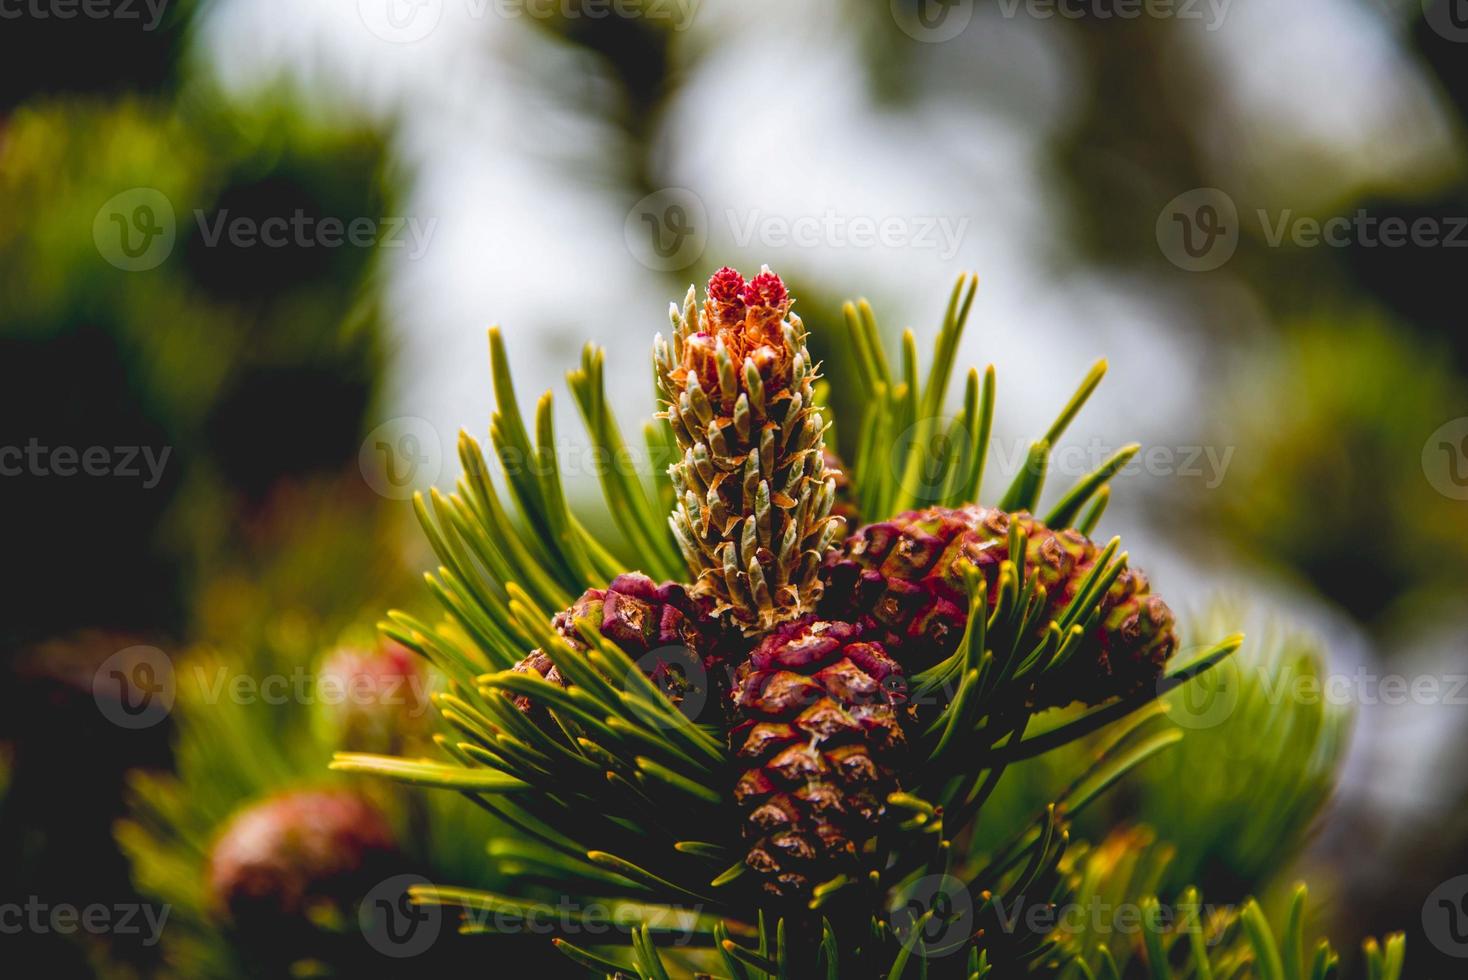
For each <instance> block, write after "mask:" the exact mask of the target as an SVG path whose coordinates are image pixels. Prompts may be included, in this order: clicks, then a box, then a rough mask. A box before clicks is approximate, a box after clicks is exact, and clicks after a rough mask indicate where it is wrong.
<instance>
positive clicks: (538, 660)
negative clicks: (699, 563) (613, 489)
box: [513, 572, 726, 717]
mask: <svg viewBox="0 0 1468 980" xmlns="http://www.w3.org/2000/svg"><path fill="white" fill-rule="evenodd" d="M708 605H709V604H708V602H707V601H700V600H697V599H694V598H693V597H691V596H689V594H688V591H687V590H686V589H685V588H683V586H681V585H679V584H677V583H676V582H665V583H663V584H662V585H658V584H657V583H656V582H654V581H653V580H652V579H650V578H648V577H647V576H646V575H643V574H642V573H641V572H628V573H626V574H623V575H618V576H617V577H616V578H614V579H612V581H611V582H610V583H609V584H608V585H607V587H606V588H605V589H588V590H587V591H586V592H585V593H584V594H583V595H582V596H581V598H579V599H577V600H576V601H575V602H574V603H573V604H572V605H571V607H570V608H569V609H566V610H564V611H562V612H559V613H557V614H556V616H555V618H554V619H553V620H551V625H552V626H553V627H554V628H555V631H556V633H557V634H558V635H559V637H560V638H561V640H563V641H564V642H565V643H566V645H567V646H569V647H570V648H571V649H572V650H575V651H578V652H583V653H584V652H585V651H586V650H587V649H588V647H587V644H586V641H585V640H584V639H583V638H582V636H581V632H580V630H579V629H578V628H577V626H576V624H577V623H578V622H582V621H589V622H590V623H591V624H592V625H593V626H595V627H596V629H597V630H598V632H600V633H601V635H602V636H603V637H605V638H606V639H608V640H611V641H612V642H613V643H615V644H616V645H617V646H618V647H620V648H621V650H622V651H623V652H624V653H626V654H627V655H628V656H629V657H631V658H632V659H633V661H634V662H635V663H636V664H637V666H638V667H640V668H641V669H642V672H643V673H644V674H646V675H647V676H648V677H649V678H650V679H651V680H652V681H653V683H655V684H656V685H657V686H658V688H659V690H661V691H662V692H663V694H665V695H666V696H667V697H668V699H669V700H670V701H672V702H673V703H674V704H678V705H680V706H682V705H684V702H685V699H688V705H687V707H686V708H685V709H684V710H685V713H686V714H688V715H689V716H690V717H697V716H698V715H699V714H700V710H699V709H701V708H702V707H703V705H704V704H705V703H711V701H712V699H710V698H709V695H710V693H715V694H716V695H717V692H718V691H720V690H721V686H720V682H721V680H722V679H723V676H724V674H725V673H726V671H725V669H724V664H723V650H724V648H725V646H726V644H725V643H724V642H723V641H722V640H721V637H720V634H719V629H718V625H717V624H716V623H715V621H714V620H713V618H712V617H711V616H710V614H709V609H708ZM513 669H514V670H515V671H517V672H519V673H533V674H537V675H539V676H540V677H542V678H544V679H545V680H547V681H549V682H551V683H552V684H557V685H559V686H561V687H565V686H566V679H565V678H564V677H563V676H562V675H561V671H560V669H559V668H558V667H557V666H556V664H555V659H554V658H553V657H552V656H551V655H550V654H548V653H546V652H545V651H544V650H532V651H531V652H530V653H529V654H528V655H527V656H526V657H525V658H524V659H523V660H521V661H520V662H519V663H518V664H516V665H515V667H514V668H513ZM693 699H697V700H696V701H694V700H693ZM513 700H514V702H515V706H516V707H518V708H519V709H520V710H521V711H523V712H525V713H526V714H528V715H530V716H531V717H536V716H537V714H538V713H539V712H540V711H541V709H540V706H539V705H537V704H535V703H534V701H533V699H532V698H530V697H529V696H528V695H524V694H519V695H516V696H515V697H514V699H513Z"/></svg>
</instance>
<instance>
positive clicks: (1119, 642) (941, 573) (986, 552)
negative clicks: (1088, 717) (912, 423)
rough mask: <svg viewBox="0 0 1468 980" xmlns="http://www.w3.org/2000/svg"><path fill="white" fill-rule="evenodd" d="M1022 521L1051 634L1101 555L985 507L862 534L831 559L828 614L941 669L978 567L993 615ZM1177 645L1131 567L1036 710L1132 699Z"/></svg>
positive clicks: (1084, 542) (1167, 619)
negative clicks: (1013, 531)
mask: <svg viewBox="0 0 1468 980" xmlns="http://www.w3.org/2000/svg"><path fill="white" fill-rule="evenodd" d="M1011 522H1014V523H1017V524H1018V525H1019V527H1020V529H1021V530H1023V532H1024V537H1025V541H1026V544H1025V548H1024V559H1025V566H1026V568H1028V569H1030V570H1032V571H1034V572H1037V573H1038V580H1037V584H1038V585H1039V586H1040V587H1042V588H1044V589H1045V595H1046V609H1045V615H1044V616H1042V617H1041V618H1040V622H1039V629H1040V630H1041V631H1043V630H1044V629H1045V628H1046V627H1048V626H1049V624H1050V623H1051V622H1052V621H1053V620H1055V619H1056V618H1057V617H1058V616H1059V615H1060V614H1061V613H1063V612H1064V611H1065V609H1066V607H1067V606H1068V605H1069V604H1070V603H1071V601H1072V600H1073V599H1075V597H1076V595H1077V592H1078V590H1079V589H1080V587H1081V585H1082V583H1083V582H1084V581H1085V580H1086V577H1087V575H1088V574H1089V573H1090V572H1091V570H1092V569H1093V568H1094V567H1095V564H1096V559H1097V556H1098V554H1099V553H1100V549H1099V548H1097V547H1096V545H1095V544H1094V543H1093V542H1092V541H1091V540H1090V539H1088V538H1087V537H1086V536H1085V535H1083V534H1081V533H1080V532H1079V531H1076V530H1074V529H1066V530H1063V531H1054V530H1051V529H1050V528H1048V527H1046V526H1045V525H1044V524H1042V523H1041V522H1040V521H1038V520H1036V519H1035V518H1033V517H1031V516H1030V515H1029V514H1027V513H1025V512H1023V511H1021V512H1018V513H1015V514H1007V513H1005V512H1004V511H1002V510H998V509H996V508H992V507H980V506H977V505H969V506H965V507H957V508H948V507H930V508H928V509H927V510H919V511H908V512H907V513H904V514H899V515H898V516H896V517H894V518H892V519H891V520H888V521H878V522H876V523H874V524H869V525H867V526H866V527H863V528H860V529H859V530H857V531H855V532H854V533H853V534H852V535H851V536H850V537H848V538H847V539H846V540H845V541H843V542H841V544H840V546H839V547H838V548H836V549H835V550H833V551H831V553H830V554H829V555H828V556H827V558H826V561H825V567H824V570H823V574H824V577H825V579H826V598H825V601H824V602H823V603H822V609H821V611H822V614H823V615H828V616H839V617H845V618H848V619H851V620H853V621H855V622H859V623H862V624H863V625H865V626H866V627H867V628H868V629H869V630H870V631H871V633H872V635H874V636H875V637H877V638H879V639H881V640H882V641H883V642H885V643H886V645H887V647H888V649H889V650H891V651H892V653H893V655H894V656H895V657H896V658H897V659H898V661H899V662H900V663H902V665H903V667H904V668H906V669H907V670H909V671H912V672H916V671H920V670H923V669H926V668H928V667H931V666H932V665H933V664H935V663H937V662H938V661H940V660H942V659H943V658H945V657H947V656H948V655H949V654H951V653H953V651H954V648H955V647H956V646H957V645H958V641H959V639H960V638H961V637H962V636H963V632H964V629H965V627H966V626H967V625H968V623H967V619H968V594H967V591H966V588H965V584H964V569H965V567H966V566H967V567H969V568H975V569H977V570H978V571H979V572H980V573H981V574H982V575H983V577H984V581H985V585H986V588H987V590H988V600H989V604H990V606H991V607H992V605H993V603H994V601H995V598H996V592H997V589H998V579H999V568H1000V565H1001V564H1002V563H1003V562H1005V561H1006V560H1008V559H1009V558H1010V555H1009V533H1010V524H1011ZM1176 647H1177V633H1176V632H1175V631H1174V629H1173V616H1172V610H1170V609H1169V608H1168V607H1167V604H1166V603H1165V602H1163V601H1162V598H1161V597H1160V596H1157V595H1154V594H1153V593H1152V591H1151V587H1150V586H1149V584H1148V582H1147V577H1146V576H1145V575H1144V574H1142V573H1141V572H1140V571H1137V570H1135V569H1131V568H1125V569H1122V570H1121V572H1120V574H1119V575H1118V576H1117V577H1116V580H1115V581H1114V582H1113V583H1112V584H1111V587H1110V588H1109V589H1108V590H1107V591H1106V593H1105V595H1104V596H1103V597H1102V598H1101V602H1100V608H1099V614H1098V616H1097V617H1096V620H1095V622H1094V624H1093V625H1092V626H1091V628H1090V629H1089V631H1088V632H1087V634H1086V636H1085V637H1084V640H1083V643H1082V645H1081V647H1080V648H1079V649H1078V650H1077V651H1076V652H1075V653H1074V654H1073V655H1072V656H1071V657H1070V659H1069V661H1068V663H1067V664H1065V665H1063V667H1062V669H1059V670H1055V671H1048V672H1046V674H1045V675H1044V679H1043V680H1042V682H1041V683H1040V685H1039V687H1038V689H1037V690H1036V691H1035V693H1034V697H1035V703H1036V705H1037V706H1040V707H1049V706H1060V705H1065V704H1069V703H1071V702H1073V701H1082V702H1085V703H1086V704H1098V703H1100V702H1102V701H1105V700H1107V699H1108V698H1111V697H1115V696H1117V695H1122V694H1128V693H1131V692H1133V691H1135V690H1137V689H1138V688H1140V687H1142V686H1143V685H1145V684H1148V683H1151V682H1152V681H1154V680H1155V679H1156V678H1157V677H1158V675H1159V674H1161V672H1162V669H1163V666H1164V665H1165V664H1166V663H1167V659H1168V657H1170V656H1172V653H1173V651H1174V650H1175V649H1176Z"/></svg>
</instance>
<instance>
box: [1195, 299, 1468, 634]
mask: <svg viewBox="0 0 1468 980" xmlns="http://www.w3.org/2000/svg"><path fill="white" fill-rule="evenodd" d="M1236 377H1237V379H1238V380H1237V383H1236V384H1235V385H1234V386H1233V388H1232V391H1231V393H1230V395H1229V396H1228V397H1227V398H1226V399H1225V401H1224V403H1223V404H1221V405H1220V406H1219V411H1218V412H1217V413H1216V414H1215V429H1214V434H1213V438H1214V439H1215V441H1218V442H1220V443H1222V444H1225V445H1228V446H1233V447H1237V452H1236V453H1235V455H1234V457H1233V464H1232V469H1231V471H1230V472H1229V474H1228V492H1227V493H1217V494H1211V495H1209V496H1208V497H1207V499H1206V501H1205V502H1204V516H1205V517H1208V518H1212V519H1216V521H1217V523H1218V525H1219V526H1220V527H1221V529H1222V530H1223V531H1224V532H1225V533H1227V534H1228V535H1229V537H1230V539H1231V540H1232V541H1233V542H1234V543H1235V545H1236V546H1239V547H1242V548H1245V549H1247V550H1248V551H1249V552H1251V553H1253V554H1255V555H1258V556H1262V557H1264V558H1265V560H1271V561H1275V562H1279V563H1281V564H1283V565H1284V566H1285V567H1286V568H1287V569H1289V570H1293V571H1294V572H1295V573H1297V574H1298V575H1299V576H1301V577H1303V578H1305V579H1306V580H1308V581H1309V582H1311V583H1313V584H1314V585H1315V586H1316V587H1317V588H1318V589H1320V590H1321V591H1322V592H1323V593H1324V594H1325V595H1326V596H1328V597H1329V598H1331V599H1332V600H1334V601H1336V602H1337V603H1340V604H1341V605H1342V606H1344V607H1345V608H1347V609H1349V610H1351V611H1352V612H1354V613H1355V614H1356V615H1357V616H1359V617H1362V618H1364V619H1366V620H1367V621H1368V622H1369V621H1371V620H1373V619H1375V618H1376V617H1378V616H1380V615H1382V614H1383V613H1388V612H1389V611H1391V610H1392V609H1393V607H1394V606H1396V605H1397V604H1398V603H1400V602H1402V601H1403V600H1404V599H1406V598H1407V597H1409V596H1415V597H1417V598H1422V599H1431V598H1444V597H1452V596H1457V595H1461V591H1462V586H1461V583H1462V581H1463V578H1464V575H1465V574H1468V509H1465V508H1464V507H1463V503H1462V501H1461V500H1459V499H1456V498H1454V497H1450V496H1447V495H1446V494H1445V493H1443V492H1442V491H1441V490H1440V489H1439V488H1440V487H1441V486H1447V487H1448V488H1449V489H1451V488H1452V484H1451V482H1446V483H1445V482H1444V481H1451V478H1452V470H1451V466H1452V461H1451V460H1450V459H1449V458H1447V457H1446V456H1444V455H1443V454H1442V453H1441V452H1439V451H1438V447H1428V446H1426V444H1427V442H1428V440H1429V438H1430V437H1431V436H1432V435H1433V434H1434V432H1436V431H1437V430H1438V429H1439V428H1440V427H1441V426H1443V425H1444V424H1446V423H1448V422H1450V421H1451V420H1453V419H1454V418H1456V417H1460V416H1462V415H1463V413H1464V411H1465V406H1468V384H1465V383H1464V381H1463V379H1462V378H1461V377H1459V376H1458V374H1457V373H1456V371H1455V369H1454V367H1453V362H1452V358H1451V356H1450V355H1449V352H1448V351H1447V350H1446V349H1445V348H1444V347H1442V346H1438V345H1434V344H1432V343H1429V342H1424V341H1422V340H1420V339H1417V338H1414V337H1413V336H1412V335H1411V334H1409V333H1407V332H1405V331H1403V330H1401V329H1400V328H1399V327H1398V326H1397V325H1395V324H1393V323H1392V322H1390V321H1388V320H1385V319H1383V318H1382V317H1380V316H1378V315H1375V314H1373V313H1371V312H1366V311H1362V312H1357V313H1352V314H1341V315H1329V314H1320V315H1317V316H1314V317H1310V318H1306V319H1299V320H1295V321H1291V322H1288V323H1286V324H1285V329H1284V331H1283V332H1282V333H1281V335H1280V337H1279V339H1278V343H1277V345H1275V344H1270V345H1264V346H1261V347H1259V348H1256V349H1254V350H1253V351H1252V352H1251V353H1250V354H1249V355H1248V359H1247V363H1246V364H1245V365H1244V367H1243V369H1242V370H1240V371H1238V372H1237V374H1236ZM1424 449H1427V450H1428V452H1427V454H1426V455H1424ZM1463 462H1468V461H1463Z"/></svg>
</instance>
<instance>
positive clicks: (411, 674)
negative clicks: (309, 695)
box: [313, 642, 428, 755]
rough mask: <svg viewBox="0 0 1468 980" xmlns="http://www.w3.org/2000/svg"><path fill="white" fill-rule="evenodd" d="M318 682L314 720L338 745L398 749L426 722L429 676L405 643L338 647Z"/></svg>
mask: <svg viewBox="0 0 1468 980" xmlns="http://www.w3.org/2000/svg"><path fill="white" fill-rule="evenodd" d="M317 681H318V685H317V686H318V687H319V689H320V692H319V696H318V702H319V703H318V704H317V706H316V713H315V715H314V717H313V724H314V725H315V726H316V728H317V730H318V731H320V732H321V733H322V734H323V735H324V736H325V737H326V738H327V740H328V741H329V742H330V743H331V744H332V745H333V746H334V747H336V748H338V749H341V750H343V751H348V752H376V753H379V754H383V755H386V754H395V753H398V752H401V751H402V748H403V744H404V742H405V740H407V739H410V738H412V737H413V736H416V735H420V734H422V732H423V729H424V728H425V727H426V719H427V716H428V704H427V692H426V687H427V683H428V675H427V672H426V671H425V670H424V669H423V661H422V659H421V658H420V657H419V656H418V655H417V654H415V653H414V652H413V651H411V650H409V649H408V648H407V647H404V646H400V645H399V644H396V643H391V642H388V643H384V644H382V645H381V646H378V647H376V648H374V649H361V648H358V647H339V648H337V649H336V650H333V651H332V652H331V653H330V654H328V655H327V657H326V658H325V659H324V660H322V662H321V666H320V668H319V669H318V670H317Z"/></svg>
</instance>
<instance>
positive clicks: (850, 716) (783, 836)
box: [729, 617, 906, 899]
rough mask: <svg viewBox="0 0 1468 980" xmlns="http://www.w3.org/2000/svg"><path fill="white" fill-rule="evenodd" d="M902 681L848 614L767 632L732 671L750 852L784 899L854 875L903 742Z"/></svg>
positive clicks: (739, 798) (737, 794) (890, 787)
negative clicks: (847, 619)
mask: <svg viewBox="0 0 1468 980" xmlns="http://www.w3.org/2000/svg"><path fill="white" fill-rule="evenodd" d="M904 701H905V684H904V683H903V678H902V672H901V669H900V668H899V667H898V665H897V663H896V662H895V661H893V660H892V658H890V657H888V656H887V654H886V652H885V651H884V650H883V649H882V647H881V645H880V644H877V643H868V642H864V641H862V639H861V630H860V628H858V627H856V626H853V625H852V624H850V623H842V622H828V621H825V620H819V619H815V618H814V617H808V618H806V619H802V620H800V621H798V622H794V623H787V624H785V625H783V626H781V627H779V628H778V629H776V630H775V632H773V633H771V634H769V635H768V636H766V637H765V638H764V639H763V640H761V641H760V643H759V645H758V646H756V647H755V649H754V652H753V653H751V654H750V656H749V658H748V659H747V660H746V661H745V662H744V663H743V664H742V665H741V666H740V668H739V671H738V673H737V675H736V679H735V689H734V692H733V702H734V710H735V722H734V724H733V726H732V728H731V730H730V736H729V737H730V747H731V748H732V749H733V750H734V752H735V754H736V755H737V757H738V758H739V760H740V762H741V763H742V764H743V765H744V766H746V767H747V768H746V769H744V771H743V774H742V775H741V776H740V778H739V780H738V782H737V783H736V785H735V787H734V798H735V801H736V802H737V803H738V804H739V806H740V808H741V809H742V810H743V811H745V814H746V816H745V837H746V839H747V840H748V842H749V850H748V853H747V856H746V858H745V861H746V863H747V864H748V865H749V867H750V868H752V869H753V870H754V871H756V872H758V873H759V875H760V876H761V878H762V885H763V887H764V889H765V890H766V891H768V892H770V893H771V894H774V895H777V896H780V897H783V898H790V899H808V898H809V897H810V890H811V888H813V887H814V886H815V885H818V884H820V883H821V882H822V881H826V880H829V879H830V878H833V877H835V876H836V875H838V874H843V873H844V874H848V875H852V876H858V877H859V876H860V875H861V874H862V873H863V868H862V851H863V848H864V846H865V845H866V844H867V843H868V842H869V841H870V840H871V839H872V838H873V837H874V836H875V835H876V833H877V829H878V827H879V825H880V823H881V820H882V817H883V814H884V813H885V811H886V800H887V795H888V794H889V793H892V792H893V791H895V790H897V789H899V788H900V787H899V785H898V782H897V777H896V772H897V771H898V769H899V761H900V755H901V753H902V750H903V747H904V745H905V738H904V735H903V730H902V725H901V724H900V722H901V720H902V719H903V718H905V717H906V709H905V708H904V707H903V706H902V705H903V702H904Z"/></svg>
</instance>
